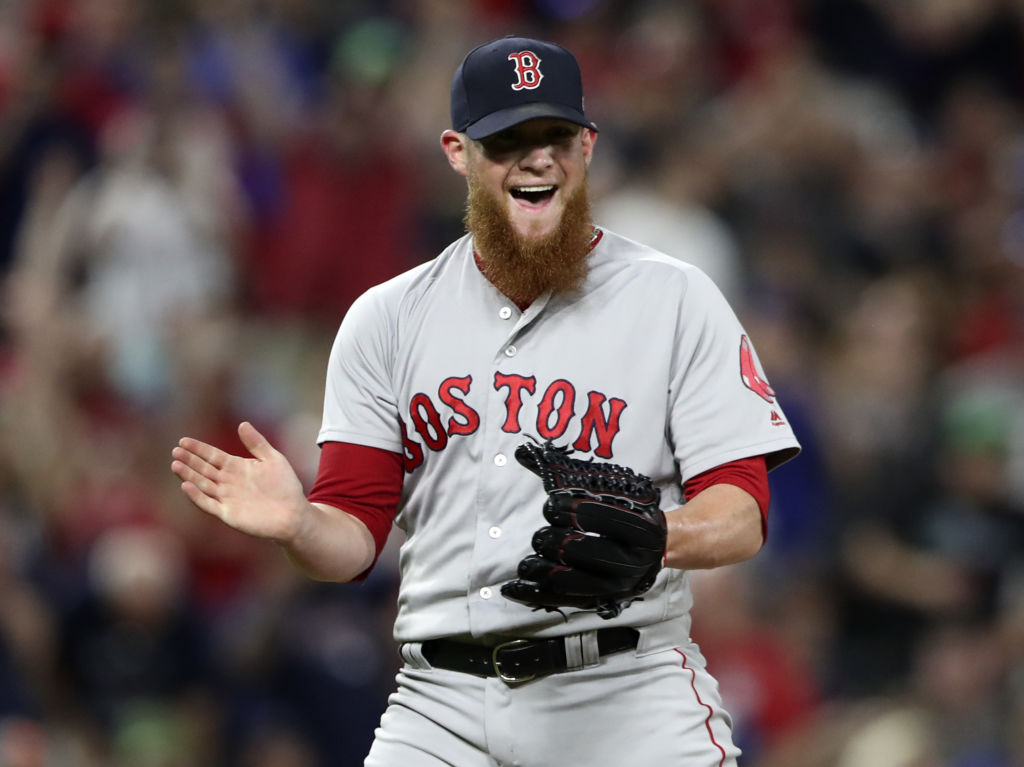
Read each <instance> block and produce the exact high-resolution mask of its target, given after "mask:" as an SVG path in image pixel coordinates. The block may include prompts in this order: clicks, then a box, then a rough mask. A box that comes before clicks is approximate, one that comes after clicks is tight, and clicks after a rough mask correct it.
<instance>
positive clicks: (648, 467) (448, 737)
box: [172, 37, 799, 767]
mask: <svg viewBox="0 0 1024 767" xmlns="http://www.w3.org/2000/svg"><path fill="white" fill-rule="evenodd" d="M451 117H452V127H451V129H449V130H445V131H444V132H443V134H442V135H441V148H442V150H443V151H444V153H445V155H446V157H447V159H448V162H449V163H450V165H451V167H452V168H453V169H454V170H455V171H456V172H457V173H459V174H461V175H463V176H465V177H466V179H467V184H468V204H467V212H466V226H467V231H468V233H467V234H466V235H465V236H464V237H462V238H461V239H459V240H457V241H456V242H454V243H452V244H451V245H450V246H449V247H448V248H447V249H445V250H444V252H443V253H441V254H440V255H439V256H438V257H437V258H435V259H434V260H432V261H430V262H428V263H425V264H422V265H420V266H418V267H416V268H414V269H412V270H411V271H409V272H406V273H405V274H402V275H400V276H398V277H396V278H394V279H392V280H390V281H388V282H386V283H384V284H381V285H378V286H376V287H374V288H372V289H370V290H369V291H368V292H366V293H365V294H364V295H363V296H362V297H361V298H360V299H359V300H358V301H357V302H356V303H355V304H354V305H353V306H352V308H351V309H350V311H349V312H348V313H347V315H346V316H345V318H344V321H343V322H342V325H341V328H340V330H339V333H338V336H337V339H336V341H335V345H334V348H333V350H332V352H331V356H330V360H329V362H328V370H327V382H326V393H325V404H324V414H323V425H322V428H321V430H320V433H319V437H318V441H319V444H320V446H321V459H320V467H319V472H318V477H317V480H316V482H315V485H314V487H313V489H312V491H311V492H310V493H309V494H308V495H305V494H304V492H303V488H302V487H301V484H300V482H299V480H298V479H297V477H296V475H295V472H294V471H293V470H292V468H291V466H290V465H289V464H288V462H287V460H286V459H285V458H284V457H283V456H282V455H281V453H279V452H278V451H276V450H275V449H274V448H273V447H272V446H271V445H270V444H269V443H268V442H267V440H266V439H265V438H264V437H263V436H262V435H261V434H260V433H259V432H257V430H256V429H254V428H253V427H252V426H251V425H250V424H248V423H243V424H241V426H240V427H239V434H240V436H241V438H242V441H243V443H244V444H245V445H246V447H247V448H248V450H249V452H250V453H251V457H244V458H243V457H238V456H232V455H228V454H227V453H225V452H224V451H222V450H220V449H218V448H216V447H214V446H212V445H208V444H204V443H201V442H199V441H197V440H194V439H189V438H185V439H182V440H181V441H180V443H179V445H178V446H177V447H175V448H174V450H173V462H172V470H173V471H174V472H175V474H177V476H178V477H179V478H180V479H181V480H182V490H183V491H184V493H185V494H186V495H187V496H188V497H189V499H190V500H191V501H192V502H193V503H194V504H195V505H196V506H198V507H199V508H200V509H202V510H203V511H206V512H208V513H210V514H213V515H216V516H217V517H219V518H221V519H222V520H223V521H224V522H226V523H227V524H229V525H231V526H232V527H234V528H237V529H239V530H242V531H245V532H247V533H250V534H252V535H257V536H262V537H265V538H269V539H271V540H274V541H276V542H277V543H278V544H280V546H281V547H282V548H283V549H284V551H285V552H286V553H287V554H288V556H289V557H291V559H292V560H293V561H294V563H295V564H296V565H297V566H298V567H299V568H301V569H302V570H303V571H305V572H306V573H308V574H309V575H310V576H312V577H314V578H318V579H328V580H335V581H352V580H358V579H360V578H363V577H365V575H366V573H367V572H368V571H369V569H370V568H372V567H373V564H374V562H375V560H376V557H377V555H378V553H379V552H380V550H381V547H382V545H383V544H384V541H385V539H386V537H387V534H388V531H389V530H390V528H391V525H392V523H395V524H397V525H398V526H399V527H400V528H401V529H402V530H403V531H404V532H405V534H406V538H405V542H404V544H403V546H402V550H401V554H400V569H401V586H400V592H399V604H398V615H397V619H396V622H395V627H394V636H395V639H396V640H397V642H398V644H399V648H400V652H401V655H402V658H403V660H404V666H403V667H402V669H401V670H400V672H399V673H398V677H397V689H396V691H395V692H394V694H393V695H392V696H391V698H390V702H389V706H388V708H387V710H386V712H385V713H384V714H383V716H382V719H381V723H380V727H379V728H378V730H377V732H376V738H375V741H374V745H373V746H372V748H371V750H370V753H369V755H368V756H367V759H366V762H365V764H366V765H371V766H372V767H382V766H383V765H392V766H393V765H403V766H404V765H410V766H412V767H417V766H419V765H423V766H427V765H457V766H458V767H496V766H497V765H502V766H508V765H517V766H521V767H549V766H550V765H555V764H558V765H575V764H593V765H631V766H632V767H642V766H644V765H650V766H652V767H653V766H654V765H657V766H658V767H663V766H664V765H670V764H671V765H686V766H687V767H713V766H717V767H723V766H724V765H734V764H736V758H737V756H738V749H737V748H736V747H735V745H734V744H733V742H732V738H731V733H730V730H731V722H730V718H729V716H728V714H727V713H726V712H725V711H724V710H723V708H722V705H721V700H720V697H719V694H718V691H717V685H716V683H715V681H714V679H713V678H712V677H711V676H710V675H709V674H708V672H707V670H706V669H705V663H704V660H703V658H702V656H701V653H700V650H699V649H698V648H697V647H696V646H695V645H694V643H693V642H692V641H691V640H690V638H689V629H690V618H689V610H690V607H691V602H692V598H691V593H690V589H689V586H688V581H687V571H688V570H691V569H694V568H710V567H717V566H721V565H727V564H730V563H734V562H739V561H742V560H745V559H747V558H749V557H750V556H752V555H753V554H755V553H756V552H757V551H758V549H759V548H760V546H761V544H762V541H763V535H764V522H765V515H766V510H767V506H768V500H769V498H768V483H767V472H768V471H769V470H771V469H772V468H774V467H776V466H778V465H780V464H781V463H783V462H784V461H786V460H788V459H789V458H792V457H793V456H794V455H796V453H797V452H798V451H799V445H798V443H797V441H796V439H795V437H794V435H793V433H792V431H791V429H790V427H789V426H788V425H787V423H786V418H785V415H784V414H783V411H782V409H781V408H780V406H779V403H778V402H777V400H776V394H775V392H774V391H773V390H772V388H771V386H770V385H769V383H768V381H767V380H766V378H765V376H764V372H763V370H762V369H761V367H760V363H759V362H758V359H757V356H756V353H755V351H754V348H753V346H752V345H751V343H750V339H749V338H748V337H747V335H746V334H745V332H744V330H743V328H742V327H741V325H740V323H739V322H738V320H737V318H736V316H735V315H734V313H733V311H732V310H731V309H730V307H729V306H728V304H727V303H726V301H725V299H724V298H723V297H722V295H721V293H720V292H719V291H718V290H717V289H716V287H715V285H714V284H713V283H712V282H711V281H710V280H709V279H708V278H707V277H706V276H705V275H704V274H703V273H702V272H701V271H700V270H698V269H696V268H694V267H692V266H689V265H687V264H684V263H680V262H679V261H678V260H676V259H674V258H671V257H668V256H665V255H663V254H661V253H659V252H656V251H654V250H652V249H651V248H648V247H646V246H644V245H642V244H640V243H637V242H633V241H630V240H627V239H625V238H623V237H621V236H618V235H616V234H615V233H613V232H610V231H607V230H604V229H601V228H600V227H599V226H596V225H595V224H594V223H593V222H592V221H591V219H590V214H589V205H588V202H587V184H586V181H587V167H588V165H589V164H590V161H591V157H592V156H593V152H594V147H595V145H596V143H597V137H598V133H597V128H596V126H595V125H594V124H593V123H592V122H590V120H588V118H587V117H586V116H585V113H584V110H583V92H582V84H581V76H580V70H579V67H578V64H577V62H576V59H575V58H574V57H573V55H572V54H571V53H570V52H569V51H567V50H566V49H564V48H562V47H561V46H558V45H555V44H552V43H549V42H543V41H539V40H533V39H527V38H520V37H506V38H502V39H499V40H495V41H492V42H489V43H486V44H484V45H481V46H479V47H477V48H475V49H474V50H472V51H471V52H470V53H469V54H467V56H466V58H465V59H464V60H463V62H462V63H461V65H460V66H459V68H458V70H457V71H456V73H455V77H454V79H453V82H452V89H451Z"/></svg>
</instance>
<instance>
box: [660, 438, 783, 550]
mask: <svg viewBox="0 0 1024 767" xmlns="http://www.w3.org/2000/svg"><path fill="white" fill-rule="evenodd" d="M683 494H684V496H685V497H686V499H687V502H686V504H685V505H683V506H680V507H679V508H676V509H673V510H671V511H668V512H666V514H665V521H666V522H667V525H668V541H667V543H666V546H665V565H666V566H667V567H676V568H679V569H681V570H699V569H708V568H712V567H721V566H722V565H731V564H734V563H736V562H743V561H744V560H747V559H750V558H751V557H752V556H754V555H755V554H756V553H757V552H758V551H759V550H760V549H761V546H762V544H763V543H764V539H765V536H766V534H767V522H768V505H769V503H770V501H771V493H770V490H769V486H768V465H767V463H766V461H765V457H764V456H761V455H758V456H752V457H750V458H741V459H739V460H736V461H730V462H729V463H725V464H722V465H721V466H716V467H715V468H713V469H710V470H708V471H705V472H703V473H702V474H698V475H697V476H696V477H693V478H692V479H690V480H688V481H687V482H686V483H685V484H684V485H683Z"/></svg>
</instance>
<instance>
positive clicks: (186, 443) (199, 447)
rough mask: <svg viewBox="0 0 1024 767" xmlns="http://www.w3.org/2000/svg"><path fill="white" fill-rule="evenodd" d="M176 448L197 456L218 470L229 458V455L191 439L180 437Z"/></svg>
mask: <svg viewBox="0 0 1024 767" xmlns="http://www.w3.org/2000/svg"><path fill="white" fill-rule="evenodd" d="M178 446H179V447H180V448H181V449H182V450H186V451H188V452H189V453H192V454H193V455H197V456H199V457H200V458H202V459H203V460H204V461H206V462H207V463H208V464H210V465H211V466H214V467H215V468H218V469H223V468H224V464H225V463H227V460H228V458H230V457H231V455H230V454H229V453H225V452H224V451H223V450H221V449H220V448H218V447H214V446H213V445H208V444H206V443H205V442H200V441H199V440H198V439H192V438H191V437H182V438H181V439H180V440H179V441H178Z"/></svg>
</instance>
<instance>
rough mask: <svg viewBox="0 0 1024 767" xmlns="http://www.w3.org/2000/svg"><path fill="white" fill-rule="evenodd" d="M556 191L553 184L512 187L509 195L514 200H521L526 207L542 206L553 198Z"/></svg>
mask: <svg viewBox="0 0 1024 767" xmlns="http://www.w3.org/2000/svg"><path fill="white" fill-rule="evenodd" d="M556 189H557V187H556V186H555V185H554V184H544V185H538V186H514V187H512V190H511V194H512V197H514V198H515V199H517V200H521V201H522V202H525V203H527V204H528V205H543V204H544V203H546V202H547V201H548V200H550V199H551V198H552V197H554V196H555V190H556Z"/></svg>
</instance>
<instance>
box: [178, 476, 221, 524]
mask: <svg viewBox="0 0 1024 767" xmlns="http://www.w3.org/2000/svg"><path fill="white" fill-rule="evenodd" d="M181 490H182V492H184V493H185V495H186V496H187V497H188V499H189V500H190V501H192V503H193V504H195V505H196V506H197V507H199V509H200V510H201V511H205V512H206V513H207V514H212V515H213V516H215V517H220V516H221V513H220V501H218V500H217V499H215V498H212V497H211V496H209V495H207V494H206V493H204V492H203V491H202V490H200V489H199V488H198V487H196V485H195V484H194V483H192V482H182V483H181Z"/></svg>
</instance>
